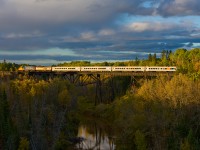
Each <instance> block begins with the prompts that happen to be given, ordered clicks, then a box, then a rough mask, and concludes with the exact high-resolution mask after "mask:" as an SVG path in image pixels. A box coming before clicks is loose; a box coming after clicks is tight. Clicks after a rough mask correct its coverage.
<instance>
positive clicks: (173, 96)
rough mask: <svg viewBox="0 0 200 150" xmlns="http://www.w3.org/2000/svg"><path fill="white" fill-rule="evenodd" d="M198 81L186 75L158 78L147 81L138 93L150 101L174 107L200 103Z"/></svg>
mask: <svg viewBox="0 0 200 150" xmlns="http://www.w3.org/2000/svg"><path fill="white" fill-rule="evenodd" d="M198 90H199V87H198V83H197V82H193V81H191V80H190V79H189V78H188V77H187V76H185V75H182V74H180V75H178V76H174V77H173V78H172V79H171V80H169V79H167V78H157V79H155V80H151V81H146V82H145V83H144V84H143V85H142V87H141V88H140V89H139V90H138V93H137V95H139V96H141V97H143V98H144V99H145V100H148V101H150V100H151V101H160V102H165V103H168V104H170V105H171V106H173V107H178V106H183V105H187V104H189V103H199V102H200V99H199V97H200V93H199V92H198Z"/></svg>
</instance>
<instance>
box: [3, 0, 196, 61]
mask: <svg viewBox="0 0 200 150" xmlns="http://www.w3.org/2000/svg"><path fill="white" fill-rule="evenodd" d="M199 7H200V2H199V0H0V60H1V61H2V60H4V59H5V60H6V61H8V62H14V63H18V64H20V63H26V64H27V63H28V64H35V65H51V64H58V63H62V62H68V61H76V60H86V61H91V62H93V61H94V62H97V61H100V62H101V61H126V60H135V58H136V57H138V58H140V59H145V58H147V56H148V54H149V53H156V54H157V55H158V56H159V54H160V52H161V51H162V50H172V51H174V50H176V49H178V48H186V49H188V50H189V49H192V48H196V47H200V32H199V31H200V17H199V16H200V9H199Z"/></svg>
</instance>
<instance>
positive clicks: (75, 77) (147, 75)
mask: <svg viewBox="0 0 200 150" xmlns="http://www.w3.org/2000/svg"><path fill="white" fill-rule="evenodd" d="M174 74H175V72H167V71H162V72H156V71H152V72H150V71H148V72H147V71H143V72H142V71H139V72H130V71H127V72H126V71H123V72H99V71H98V72H95V71H93V72H88V71H82V72H72V71H70V72H64V71H60V72H52V71H18V72H0V75H1V76H4V77H8V76H10V77H12V78H15V77H17V76H18V75H27V76H32V77H36V78H43V79H50V78H54V77H61V78H63V79H65V80H68V81H69V82H70V83H71V84H74V85H76V86H87V85H89V84H94V85H95V87H96V93H95V104H97V103H101V102H102V87H103V86H104V85H105V84H107V86H109V91H108V92H109V93H110V99H111V100H113V99H114V97H115V93H114V86H115V85H114V83H113V82H114V80H113V78H114V77H119V76H121V77H130V81H131V82H130V86H132V87H134V86H135V84H136V82H137V79H141V78H144V79H151V78H156V77H160V76H166V77H168V78H171V77H172V76H174ZM106 81H109V85H108V82H106Z"/></svg>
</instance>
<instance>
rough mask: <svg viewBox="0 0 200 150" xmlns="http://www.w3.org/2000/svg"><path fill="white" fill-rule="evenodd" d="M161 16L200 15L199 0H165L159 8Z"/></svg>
mask: <svg viewBox="0 0 200 150" xmlns="http://www.w3.org/2000/svg"><path fill="white" fill-rule="evenodd" d="M157 14H158V15H161V16H165V17H167V16H190V15H195V16H199V15H200V10H199V0H163V1H161V2H160V4H159V7H158V9H157Z"/></svg>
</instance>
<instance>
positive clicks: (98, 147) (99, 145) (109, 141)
mask: <svg viewBox="0 0 200 150" xmlns="http://www.w3.org/2000/svg"><path fill="white" fill-rule="evenodd" d="M107 130H108V128H106V127H105V128H103V127H102V126H101V127H99V126H97V124H93V125H83V124H82V125H80V126H79V129H78V135H77V137H80V138H81V139H82V142H80V143H79V144H77V145H76V148H78V149H85V150H88V149H92V150H114V149H115V144H114V136H112V135H110V134H111V133H109V131H108V132H107Z"/></svg>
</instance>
